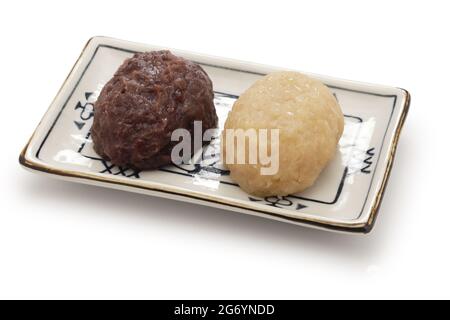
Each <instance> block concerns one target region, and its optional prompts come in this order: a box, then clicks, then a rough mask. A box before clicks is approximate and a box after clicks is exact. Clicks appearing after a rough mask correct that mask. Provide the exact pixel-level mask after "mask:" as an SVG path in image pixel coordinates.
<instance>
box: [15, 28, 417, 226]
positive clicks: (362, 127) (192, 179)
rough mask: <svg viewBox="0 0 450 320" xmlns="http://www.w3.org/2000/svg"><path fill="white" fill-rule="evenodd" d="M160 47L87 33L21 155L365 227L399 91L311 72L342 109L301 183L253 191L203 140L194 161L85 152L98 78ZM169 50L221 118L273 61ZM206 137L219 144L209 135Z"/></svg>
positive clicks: (183, 195)
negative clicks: (265, 192)
mask: <svg viewBox="0 0 450 320" xmlns="http://www.w3.org/2000/svg"><path fill="white" fill-rule="evenodd" d="M159 49H163V48H160V47H155V46H150V45H142V44H136V43H131V42H127V41H122V40H117V39H111V38H105V37H95V38H92V39H91V40H90V41H89V42H88V44H87V45H86V47H85V49H84V50H83V52H82V54H81V56H80V58H79V60H78V61H77V62H76V64H75V66H74V68H73V69H72V71H71V73H70V75H69V76H68V78H67V80H66V81H65V83H64V84H63V86H62V88H61V90H60V91H59V93H58V94H57V96H56V98H55V100H54V101H53V103H52V104H51V106H50V108H49V110H48V111H47V113H46V114H45V116H44V118H43V119H42V121H41V123H40V124H39V126H38V127H37V129H36V131H35V133H34V135H33V137H32V138H31V139H30V141H29V143H28V144H27V146H26V147H25V149H24V150H23V152H22V154H21V157H20V162H21V164H22V165H24V166H25V167H26V168H29V169H32V170H34V171H38V172H44V173H47V174H50V175H53V176H56V177H61V178H63V179H66V180H72V181H78V182H83V183H89V184H94V185H102V186H106V187H111V188H118V189H122V190H126V191H133V192H140V193H145V194H149V195H153V196H160V197H166V198H171V199H176V200H182V201H188V202H194V203H198V204H202V205H208V206H212V207H220V208H224V209H229V210H233V211H239V212H243V213H248V214H254V215H258V216H262V217H267V218H271V219H276V220H281V221H285V222H289V223H295V224H300V225H305V226H313V227H318V228H323V229H327V230H335V231H344V232H357V233H358V232H359V233H367V232H369V231H370V230H371V229H372V227H373V224H374V221H375V218H376V215H377V212H378V209H379V206H380V202H381V199H382V196H383V192H384V189H385V186H386V182H387V179H388V177H389V172H390V170H391V166H392V161H393V157H394V154H395V149H396V145H397V141H398V137H399V133H400V129H401V126H402V124H403V122H404V120H405V117H406V113H407V109H408V106H409V94H408V93H407V92H406V91H405V90H403V89H399V88H392V87H385V86H378V85H371V84H363V83H357V82H351V81H345V80H338V79H334V78H329V77H325V76H318V75H311V76H313V77H315V78H317V79H319V80H321V81H322V82H324V83H325V84H326V85H327V86H328V87H329V88H330V89H331V91H332V92H333V93H334V94H335V96H336V98H337V100H338V101H339V104H340V105H341V107H342V110H343V112H344V114H345V130H344V134H343V137H342V138H341V140H340V142H339V147H338V151H337V153H336V156H335V158H334V160H333V161H332V162H331V163H330V164H329V165H328V166H327V167H326V168H325V170H324V171H323V172H322V174H321V175H320V177H319V179H318V180H317V182H316V183H315V185H314V186H313V187H311V188H309V189H308V190H307V191H305V192H302V193H300V194H294V195H290V196H285V197H266V198H258V197H254V196H250V195H248V194H246V193H245V192H244V191H242V190H241V189H240V188H239V186H237V185H236V184H235V183H234V182H233V181H232V180H231V179H230V177H229V173H228V172H227V171H226V170H225V169H224V168H223V167H222V166H221V164H220V159H219V158H220V156H219V155H218V154H217V153H215V152H213V150H214V148H213V146H212V145H209V146H205V147H204V148H203V150H201V153H202V155H203V160H202V161H201V162H200V163H199V164H195V165H181V166H168V167H164V168H161V169H159V170H154V171H136V170H133V169H130V168H126V167H118V166H114V165H112V164H111V163H109V162H108V161H105V160H103V159H101V158H100V157H99V156H98V155H97V154H96V153H95V152H94V150H93V148H92V140H91V139H90V127H91V125H92V120H93V104H94V102H95V101H96V99H97V97H98V95H99V93H100V91H101V89H102V87H103V86H104V85H105V83H106V82H107V81H108V80H109V79H110V78H111V77H112V76H113V74H114V72H115V71H116V69H117V68H118V67H119V65H120V64H121V63H122V62H123V61H124V59H126V58H128V57H130V56H132V55H133V53H135V52H140V51H150V50H159ZM171 50H172V52H173V53H174V54H176V55H179V56H182V57H185V58H187V59H190V60H192V61H195V62H197V63H199V64H200V65H201V66H202V67H203V69H204V70H205V71H206V72H207V73H208V75H209V76H210V78H211V80H212V81H213V84H214V90H215V105H216V109H217V113H218V116H219V119H220V121H219V122H220V127H222V126H223V124H224V121H225V119H226V117H227V114H228V112H229V111H230V110H231V107H232V105H233V102H234V101H235V100H236V99H237V98H238V97H239V95H240V94H241V93H242V92H243V91H245V90H246V89H247V88H248V87H249V86H250V85H251V84H252V83H253V82H255V81H256V80H257V79H259V78H260V77H262V76H263V75H265V74H267V73H269V72H273V71H277V70H280V69H279V68H274V67H268V66H261V65H256V64H252V63H247V62H239V61H232V60H228V59H222V58H216V57H210V56H204V55H200V54H195V53H189V52H183V51H179V50H173V49H171ZM219 132H220V129H219V130H218V131H217V133H219ZM212 143H213V144H217V143H220V142H219V135H218V134H217V135H216V138H215V139H214V140H213V142H212ZM197 156H201V154H200V155H197Z"/></svg>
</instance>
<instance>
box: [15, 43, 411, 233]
mask: <svg viewBox="0 0 450 320" xmlns="http://www.w3.org/2000/svg"><path fill="white" fill-rule="evenodd" d="M100 39H106V40H110V41H122V42H129V41H126V40H125V41H124V40H120V39H116V38H111V37H104V36H94V37H91V38H90V39H89V40H88V41H87V42H86V44H85V46H84V48H83V49H82V51H81V53H80V55H79V57H78V59H77V60H76V62H75V63H74V65H73V67H72V68H71V70H70V72H69V74H68V75H67V77H66V78H65V80H64V81H63V83H62V85H61V87H60V89H59V90H58V92H57V94H56V96H55V98H54V99H53V101H52V102H51V103H50V106H49V108H48V109H47V111H46V112H45V113H44V116H43V117H42V119H41V121H40V122H39V124H38V125H37V127H36V129H35V130H34V132H33V134H32V135H31V137H30V138H29V140H28V142H27V143H26V145H25V147H24V148H23V150H22V152H21V153H20V156H19V163H20V165H22V166H23V167H25V168H28V169H31V170H34V171H38V172H42V173H46V174H50V175H52V176H55V175H56V176H59V177H63V178H64V177H65V178H74V179H76V180H81V181H80V182H83V181H85V182H89V181H94V182H97V183H101V184H106V186H107V185H108V184H112V185H119V186H121V187H125V188H131V189H138V190H146V191H151V192H155V193H161V194H170V195H172V196H177V197H185V198H191V199H194V200H195V201H197V202H203V204H206V205H216V206H221V207H224V208H226V207H228V208H230V207H231V208H232V209H234V210H233V211H241V212H242V211H251V212H253V213H254V214H257V215H262V216H265V217H266V218H271V219H277V220H282V221H285V222H288V223H294V224H299V225H309V226H312V227H317V228H320V229H327V230H331V231H338V232H345V233H352V234H368V233H370V232H371V231H372V229H373V227H374V225H375V222H376V219H377V217H378V213H379V209H380V205H381V202H382V200H383V197H384V193H385V190H386V185H387V183H388V180H389V177H390V174H391V171H392V166H393V162H394V159H395V154H396V150H397V146H398V141H399V138H400V134H401V131H402V129H403V125H404V122H405V120H406V116H407V114H408V112H409V107H410V102H411V95H410V93H409V92H408V91H407V90H405V89H403V88H399V87H391V88H393V89H397V90H400V92H401V93H403V96H404V97H403V103H402V104H401V105H400V108H401V113H400V115H399V119H398V121H397V122H396V123H395V124H394V125H395V127H394V128H395V131H394V132H393V138H392V142H391V144H390V146H389V148H388V150H387V151H386V152H387V154H388V158H387V163H386V168H385V170H384V174H383V177H382V180H381V185H380V186H379V188H378V189H377V190H376V193H375V195H374V199H375V201H374V202H373V204H372V206H371V207H370V214H369V216H368V218H365V219H356V220H351V221H349V222H339V221H323V219H315V218H314V217H312V216H307V217H292V216H286V215H283V214H279V213H275V212H272V211H269V210H262V209H261V210H259V209H256V208H254V207H250V206H249V207H247V206H245V205H243V204H237V203H236V204H235V203H230V202H229V201H227V200H221V199H217V198H214V197H212V196H209V195H206V194H203V195H201V194H196V193H192V194H191V193H189V192H188V191H178V190H177V188H174V187H170V186H168V187H167V188H158V187H157V186H156V185H155V184H153V185H152V186H150V185H142V184H139V183H135V182H134V183H133V182H126V181H117V180H113V179H110V178H108V177H106V176H100V175H96V174H95V173H87V172H86V173H85V172H81V171H73V170H64V169H60V168H58V167H56V166H49V165H46V164H43V163H39V162H36V161H33V159H30V158H28V157H27V151H28V148H29V146H30V143H31V141H32V139H33V137H34V136H35V133H36V131H37V129H38V128H39V127H40V125H41V124H42V122H43V120H44V119H45V117H46V115H47V114H48V113H49V111H50V109H51V107H52V105H53V104H54V102H55V101H56V99H57V98H58V97H59V96H60V94H61V92H62V90H63V89H64V87H65V86H66V84H67V82H68V80H69V78H70V76H71V75H72V73H73V72H74V70H75V68H76V66H77V65H78V63H79V62H80V60H81V59H82V58H83V56H84V53H85V52H86V50H87V48H88V47H89V45H90V44H91V42H94V41H95V40H100ZM134 44H138V43H134ZM139 45H145V44H139ZM192 54H193V53H192ZM204 56H207V57H209V58H216V59H223V58H220V57H216V56H210V55H204ZM225 59H227V58H225ZM227 60H228V61H230V60H231V59H227ZM236 62H239V63H246V62H245V61H237V60H236ZM250 64H253V65H255V64H254V63H251V62H250ZM261 66H263V65H261ZM265 67H269V66H265ZM343 81H347V80H343ZM368 85H370V84H368ZM147 183H148V182H147ZM205 202H206V203H205ZM236 209H237V210H236Z"/></svg>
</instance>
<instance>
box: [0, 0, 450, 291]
mask: <svg viewBox="0 0 450 320" xmlns="http://www.w3.org/2000/svg"><path fill="white" fill-rule="evenodd" d="M422 3H423V2H422ZM447 3H448V1H427V2H426V4H425V5H422V6H420V5H416V4H415V3H414V2H413V1H398V2H395V3H394V2H393V1H376V2H373V4H369V3H368V2H363V1H329V2H324V1H307V2H303V3H302V2H299V1H295V2H294V1H286V2H283V1H280V0H277V1H271V2H264V1H257V2H254V3H252V2H250V1H242V0H241V1H230V0H227V1H220V2H219V1H204V2H200V1H198V2H197V1H180V2H179V3H178V4H176V3H175V1H156V2H152V1H131V0H127V1H120V2H117V3H116V4H114V3H113V2H112V1H104V2H100V1H80V0H78V1H42V0H41V1H29V2H25V1H8V2H5V1H2V2H1V4H0V34H1V38H0V41H1V42H0V43H1V51H0V58H1V59H0V71H1V74H0V88H1V94H2V96H1V115H2V117H1V122H0V130H1V135H0V139H1V157H0V161H1V170H2V173H1V177H2V179H1V181H0V188H1V193H0V194H1V211H0V298H268V299H271V298H450V293H449V286H450V276H449V272H450V249H449V245H450V229H449V228H450V210H449V208H448V203H449V200H450V196H449V189H450V188H449V182H450V176H449V172H448V162H449V161H450V153H449V130H450V128H449V126H450V125H449V117H450V98H449V94H450V90H449V84H450V83H449V73H450V62H449V60H450V35H449V33H450V19H449V12H450V10H449V6H448V5H447ZM94 35H105V36H112V37H116V38H121V39H126V40H132V41H138V42H143V43H149V44H156V45H162V46H168V47H173V48H178V49H183V50H190V51H196V52H201V53H206V54H212V55H218V56H223V57H230V58H235V59H241V60H248V61H254V62H259V63H264V64H269V65H278V66H284V67H286V68H296V69H299V70H304V71H309V72H314V73H319V74H326V75H331V76H335V77H340V78H346V79H352V80H360V81H365V82H373V83H380V84H386V85H392V86H400V87H404V88H406V89H408V90H409V91H410V92H411V95H412V104H411V109H410V113H409V115H408V118H407V121H406V124H405V127H404V130H403V132H402V135H401V139H400V143H399V146H398V152H397V156H396V161H395V164H394V168H393V171H392V175H391V178H390V182H389V184H388V187H387V191H386V195H385V198H384V201H383V203H382V206H381V210H380V215H379V220H378V222H377V225H376V226H375V229H374V230H373V232H372V233H371V234H370V235H368V236H351V235H342V234H333V233H326V232H322V231H315V230H311V229H306V228H300V227H295V226H291V225H286V224H282V223H278V222H272V221H267V220H264V219H260V218H255V217H250V216H245V215H241V214H236V213H230V212H226V211H221V210H216V209H210V208H205V207H200V206H197V205H190V204H184V203H181V202H173V201H170V200H163V199H156V198H152V197H147V196H143V195H137V194H131V193H124V192H120V191H113V190H107V189H102V188H99V187H89V186H85V185H78V184H73V183H67V182H62V181H58V180H53V179H51V178H50V177H45V176H38V175H34V174H31V173H29V172H26V171H25V170H23V169H22V168H20V167H19V164H18V161H17V159H18V155H19V153H20V151H21V149H22V148H23V146H24V145H25V142H26V141H27V140H28V138H29V136H30V135H31V133H32V132H33V130H34V128H35V127H36V125H37V124H38V122H39V120H40V119H41V117H42V115H43V114H44V112H45V111H46V109H47V107H48V105H49V104H50V102H51V100H52V99H53V97H54V96H55V94H56V92H57V91H58V89H59V87H60V85H61V84H62V82H63V81H64V79H65V77H66V75H67V73H68V72H69V70H70V68H71V66H72V64H73V63H74V62H75V60H76V58H77V57H78V55H79V53H80V51H81V49H82V48H83V46H84V44H85V42H86V41H87V40H88V39H89V38H90V37H91V36H94Z"/></svg>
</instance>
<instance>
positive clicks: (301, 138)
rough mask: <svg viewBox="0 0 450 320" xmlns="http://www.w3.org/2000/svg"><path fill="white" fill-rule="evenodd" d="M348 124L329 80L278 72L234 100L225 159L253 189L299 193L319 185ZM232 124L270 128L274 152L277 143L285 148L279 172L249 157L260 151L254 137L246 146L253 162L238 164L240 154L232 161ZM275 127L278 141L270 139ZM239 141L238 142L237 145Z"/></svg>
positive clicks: (241, 182)
mask: <svg viewBox="0 0 450 320" xmlns="http://www.w3.org/2000/svg"><path fill="white" fill-rule="evenodd" d="M343 128H344V117H343V114H342V111H341V108H340V107H339V104H338V103H337V101H336V99H335V97H334V96H333V94H332V93H331V92H330V90H329V89H328V88H327V87H326V86H325V85H323V84H322V83H321V82H319V81H317V80H315V79H312V78H310V77H308V76H306V75H304V74H301V73H298V72H275V73H272V74H269V75H267V76H265V77H263V78H261V79H259V80H258V81H256V82H255V83H254V84H253V85H252V86H251V87H250V88H249V89H248V90H247V91H245V92H244V93H243V94H242V95H241V96H240V97H239V99H238V100H237V101H236V102H235V103H234V105H233V108H232V110H231V111H230V113H229V114H228V118H227V120H226V122H225V127H224V132H223V134H222V161H223V162H224V165H225V167H227V168H228V169H229V170H230V175H231V178H232V179H233V180H234V181H236V182H237V183H238V184H239V186H240V187H241V188H242V189H243V190H244V191H246V192H248V193H250V194H253V195H257V196H262V197H263V196H273V195H279V196H283V195H289V194H294V193H298V192H301V191H303V190H305V189H306V188H308V187H310V186H311V185H313V184H314V182H315V180H316V179H317V177H318V176H319V174H320V172H321V171H322V169H323V168H324V167H325V166H326V165H327V163H328V162H329V161H330V160H331V159H332V158H333V157H334V155H335V153H336V146H337V144H338V142H339V139H340V137H341V135H342V131H343ZM227 129H243V130H244V131H246V130H248V129H256V131H258V130H259V129H267V130H268V134H267V137H268V138H269V139H268V142H267V146H268V150H269V152H268V154H271V152H272V148H276V147H277V146H278V150H279V152H278V164H279V165H278V170H277V172H276V173H274V174H269V175H263V174H261V168H263V167H267V163H266V162H264V163H262V162H261V159H260V157H259V156H258V157H257V161H256V163H253V164H251V163H248V160H249V156H251V153H252V152H254V151H253V150H252V149H249V143H248V141H247V144H246V148H245V149H244V151H243V152H244V153H245V155H246V160H247V162H246V163H244V164H238V163H236V157H235V158H234V159H233V161H231V162H232V163H229V162H227V159H226V158H227V156H226V155H227V147H226V144H227V139H226V131H227ZM271 129H279V131H278V132H279V139H278V141H279V143H278V145H277V144H276V143H274V142H272V141H271V140H270V137H271V136H270V133H269V132H270V130H271ZM228 140H235V139H230V138H229V139H228ZM236 141H237V139H236V140H235V141H234V142H235V143H233V144H232V146H233V145H234V147H237V145H238V144H237V143H236ZM260 145H261V143H260V141H259V140H258V146H260ZM229 150H230V149H229ZM233 153H234V155H236V154H237V150H233ZM258 154H259V153H258ZM253 156H255V155H254V154H253ZM230 158H232V157H230ZM272 160H273V159H272Z"/></svg>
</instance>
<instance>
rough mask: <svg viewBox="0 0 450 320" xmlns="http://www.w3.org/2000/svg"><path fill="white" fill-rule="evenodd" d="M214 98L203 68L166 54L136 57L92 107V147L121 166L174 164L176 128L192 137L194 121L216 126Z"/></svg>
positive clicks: (101, 93)
mask: <svg viewBox="0 0 450 320" xmlns="http://www.w3.org/2000/svg"><path fill="white" fill-rule="evenodd" d="M213 99H214V92H213V88H212V82H211V80H210V79H209V77H208V75H207V74H206V73H205V71H203V69H202V68H201V67H200V66H199V65H197V64H195V63H193V62H191V61H188V60H186V59H183V58H180V57H177V56H175V55H173V54H172V53H171V52H170V51H166V50H164V51H152V52H145V53H136V54H135V55H134V56H133V57H132V58H129V59H127V60H126V61H125V62H124V63H123V64H122V65H121V66H120V67H119V69H118V70H117V72H116V73H115V74H114V76H113V78H112V79H111V80H110V81H109V82H108V83H107V84H106V85H105V86H104V87H103V89H102V91H101V92H100V95H99V97H98V100H97V102H96V103H95V105H94V123H93V126H92V130H91V133H92V140H93V142H94V149H95V151H96V152H97V153H98V154H99V155H100V156H101V157H102V158H104V159H106V160H110V161H111V162H112V163H113V164H115V165H119V166H128V167H132V168H136V169H141V170H144V169H155V168H158V167H161V166H164V165H167V164H170V163H171V157H170V155H171V151H172V148H173V147H174V146H175V145H176V144H177V143H178V142H172V141H171V139H170V138H171V134H172V132H173V131H174V130H175V129H178V128H184V129H187V130H189V131H190V133H191V136H192V137H193V128H194V121H202V130H203V131H204V130H206V129H210V128H215V127H216V126H217V115H216V110H215V107H214V102H213ZM192 152H195V150H192ZM191 156H192V155H191Z"/></svg>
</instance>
